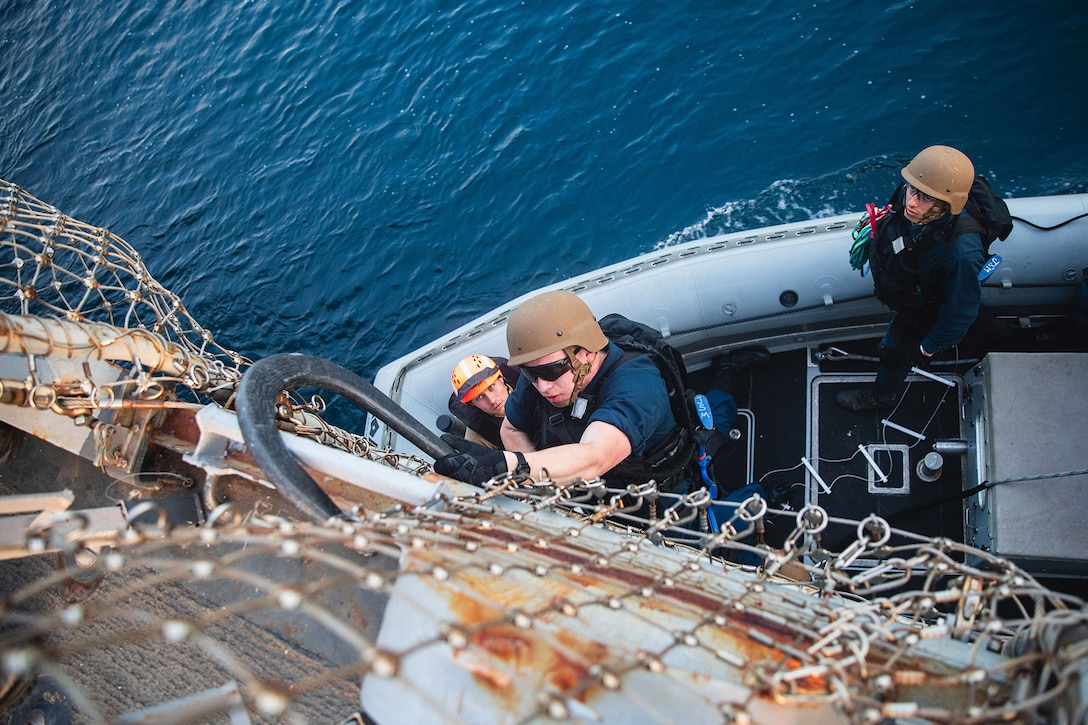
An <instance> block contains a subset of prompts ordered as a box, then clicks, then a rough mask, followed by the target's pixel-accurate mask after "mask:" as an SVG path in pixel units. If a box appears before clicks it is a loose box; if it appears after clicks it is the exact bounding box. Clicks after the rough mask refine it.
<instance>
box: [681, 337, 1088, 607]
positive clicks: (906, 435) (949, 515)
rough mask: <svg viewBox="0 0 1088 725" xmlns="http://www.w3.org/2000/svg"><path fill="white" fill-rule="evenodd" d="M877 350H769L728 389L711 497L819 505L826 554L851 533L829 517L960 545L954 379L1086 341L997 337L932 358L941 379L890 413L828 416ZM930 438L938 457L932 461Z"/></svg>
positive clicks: (919, 387)
mask: <svg viewBox="0 0 1088 725" xmlns="http://www.w3.org/2000/svg"><path fill="white" fill-rule="evenodd" d="M876 347H877V340H875V339H874V340H860V341H854V342H851V343H845V344H842V345H839V346H836V347H834V348H831V347H822V348H819V349H817V348H809V349H804V350H794V351H790V352H785V353H777V354H775V355H773V356H772V359H771V361H770V362H769V363H767V364H765V365H763V366H760V367H758V368H755V369H753V370H752V371H750V373H748V374H746V375H743V376H740V377H738V379H737V380H736V381H735V389H734V391H733V392H734V396H735V397H736V399H737V402H738V405H739V406H740V407H741V409H742V414H741V415H739V416H738V418H737V421H736V423H735V426H734V427H735V428H736V429H737V431H739V438H738V440H737V441H736V443H734V444H733V445H732V446H731V447H730V448H729V449H727V450H725V451H723V452H722V453H720V454H719V458H721V457H722V456H725V457H726V460H725V461H724V463H723V462H721V461H719V466H721V465H724V466H725V467H726V470H727V472H728V476H727V477H728V480H727V481H724V482H719V488H721V489H723V491H724V492H728V491H730V490H732V489H735V488H737V487H739V486H740V485H743V484H744V483H746V482H748V481H750V480H755V481H759V482H761V483H762V484H763V486H764V488H765V489H766V490H767V493H768V495H769V496H770V497H771V499H772V502H773V503H774V504H776V505H777V506H779V507H781V508H786V509H792V510H798V509H799V508H800V507H801V506H803V505H805V504H806V503H815V504H819V505H820V506H821V507H823V508H824V509H826V510H827V512H828V514H829V515H830V517H832V523H831V524H830V525H829V526H828V528H827V530H826V532H825V533H824V534H823V536H824V537H825V543H826V545H827V547H828V548H830V549H832V550H841V548H842V547H843V546H844V545H845V544H848V543H849V542H850V541H853V540H854V539H855V538H856V537H857V532H856V530H855V528H854V527H846V526H845V525H837V526H836V524H835V521H834V519H836V518H843V519H852V520H854V521H860V520H863V519H865V518H866V517H867V516H870V515H875V516H878V517H880V518H882V519H884V520H885V521H887V522H888V523H889V524H891V525H892V526H893V527H895V528H899V529H903V530H907V531H910V532H913V533H916V534H920V535H923V536H926V537H942V538H948V539H952V540H955V541H961V542H962V541H964V539H965V512H964V501H965V499H967V496H968V494H965V493H964V492H965V491H966V490H968V489H970V488H971V485H972V479H971V478H970V477H969V470H968V469H969V461H968V456H967V455H965V454H964V452H962V447H963V446H964V445H965V441H966V440H967V439H968V438H970V437H971V436H973V435H974V432H973V431H972V430H969V429H968V428H967V423H966V422H965V421H964V417H963V415H961V411H962V410H963V407H964V397H965V395H967V394H968V393H967V392H966V388H965V376H967V375H968V374H969V373H970V371H971V370H972V368H974V367H976V366H977V365H978V362H979V361H980V360H981V359H982V358H983V357H984V356H985V355H986V353H987V352H991V351H998V350H1000V351H1008V352H1016V351H1021V350H1031V351H1033V352H1039V351H1040V347H1042V349H1043V350H1044V351H1048V352H1065V351H1072V352H1084V351H1086V350H1088V340H1086V339H1085V338H1084V337H1083V336H1082V335H1071V334H1068V333H1067V334H1061V335H1048V334H1047V333H1046V332H1045V331H1039V330H1028V331H1018V332H1016V333H1013V334H1007V335H1005V336H1003V337H1002V339H1001V344H1000V345H996V344H992V343H991V344H990V345H979V346H976V347H968V346H961V348H960V354H961V358H960V359H959V360H956V359H938V360H937V361H935V364H933V365H931V366H930V368H929V370H928V371H927V372H932V373H933V374H934V375H935V376H936V377H937V378H939V379H940V380H935V379H931V378H929V377H923V376H919V375H911V376H910V377H909V378H908V387H907V390H906V392H905V394H904V395H903V396H902V398H901V399H900V401H899V403H898V405H897V406H896V407H895V408H894V409H892V410H885V411H870V412H854V411H847V410H843V409H841V408H839V407H838V405H837V404H836V403H835V394H836V393H837V392H838V391H840V390H844V389H847V388H851V387H857V386H865V385H871V384H872V383H873V381H874V380H875V373H876V369H877V365H878V363H877V360H876V357H875V356H876ZM945 357H947V356H945ZM709 378H710V371H709V369H708V370H703V371H699V372H697V373H695V374H694V375H693V376H692V381H691V382H692V385H693V386H695V387H696V388H697V389H701V390H702V389H706V386H708V385H709ZM700 386H703V387H700ZM806 423H807V424H809V429H810V430H811V435H809V434H808V433H807V431H806ZM938 441H939V442H940V444H939V445H938V447H939V448H940V449H941V453H940V458H939V459H937V458H934V457H933V455H932V454H933V453H934V447H935V443H937V442H938ZM927 455H928V456H929V458H928V459H927ZM870 459H871V461H870ZM873 464H875V467H874V465H873ZM935 468H937V469H939V470H934V469H935ZM780 528H785V527H780ZM779 539H781V536H779ZM768 543H771V544H780V543H781V541H779V540H776V539H775V530H774V527H772V528H771V529H769V530H768ZM890 543H891V544H895V543H896V540H895V539H894V538H893V539H892V540H891V542H890ZM1084 554H1085V557H1086V558H1088V552H1084ZM859 563H863V562H860V561H859ZM1085 577H1088V571H1083V572H1081V573H1080V575H1079V578H1080V582H1079V583H1077V582H1076V581H1075V580H1076V579H1077V578H1078V576H1077V575H1076V574H1074V576H1072V577H1067V578H1066V580H1065V582H1064V583H1062V584H1060V585H1059V586H1060V588H1063V589H1066V590H1068V589H1069V587H1070V586H1073V587H1074V588H1079V589H1085V588H1088V583H1086V580H1085Z"/></svg>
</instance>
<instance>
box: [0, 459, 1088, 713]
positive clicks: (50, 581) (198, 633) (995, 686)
mask: <svg viewBox="0 0 1088 725" xmlns="http://www.w3.org/2000/svg"><path fill="white" fill-rule="evenodd" d="M492 485H493V486H494V488H493V489H492V490H491V491H490V492H488V493H483V494H480V495H478V496H473V497H457V498H453V497H449V496H437V497H436V498H435V500H434V501H432V502H431V503H430V504H428V505H426V506H421V507H417V508H415V509H414V510H412V511H406V510H394V511H389V512H386V513H383V514H379V515H373V516H371V517H369V518H367V519H365V520H356V521H351V522H347V521H340V522H329V523H328V524H326V525H314V524H307V523H300V522H296V521H288V520H283V519H275V518H259V517H254V518H249V519H247V520H245V521H243V520H241V519H240V518H236V517H235V515H234V512H233V511H231V510H230V509H229V507H227V506H224V507H222V508H220V509H219V510H217V511H216V512H214V513H213V515H212V516H211V517H210V519H209V522H208V523H206V524H205V525H204V526H202V527H199V528H188V527H187V528H175V529H166V528H164V527H162V526H146V527H135V528H132V529H130V530H128V531H127V532H126V533H125V534H124V535H122V536H120V537H119V538H118V539H117V540H116V541H115V542H113V543H112V544H111V545H110V546H107V547H104V548H102V549H99V550H98V551H97V552H95V553H94V554H93V555H90V554H89V553H88V552H81V551H79V550H78V547H74V546H73V545H71V544H66V542H69V541H71V540H72V537H71V535H70V533H66V534H64V535H63V536H59V537H58V536H54V535H53V530H52V528H51V526H52V525H54V524H50V523H46V524H45V525H43V526H42V527H40V528H39V529H37V530H36V531H35V533H34V535H33V536H32V537H31V539H30V540H28V545H30V546H34V545H35V544H36V543H37V545H39V546H43V545H46V544H50V545H54V546H60V547H62V548H63V547H66V546H67V547H68V549H69V551H68V556H69V559H71V558H72V557H75V558H77V559H78V558H79V556H80V555H81V554H83V555H84V556H83V558H84V559H85V560H87V559H90V560H91V561H92V562H93V563H90V564H88V565H87V567H86V568H82V569H81V568H70V569H68V570H57V571H55V572H53V571H51V570H49V569H48V567H45V571H44V572H38V578H36V579H33V580H31V581H29V582H27V583H25V585H24V586H21V587H18V588H17V587H13V588H12V589H13V591H9V593H8V594H6V595H5V596H4V597H3V599H2V600H0V632H2V635H0V651H2V652H3V655H2V660H0V661H2V664H3V668H4V671H5V672H6V673H7V675H8V677H9V679H10V680H11V681H14V682H19V681H22V680H24V679H25V680H27V681H29V680H30V678H31V676H36V677H38V678H39V682H40V681H41V680H40V678H43V677H44V678H47V681H48V682H52V683H56V684H55V685H54V688H55V690H56V693H59V694H57V695H56V696H57V697H61V698H62V699H63V700H64V701H65V702H66V703H68V704H69V705H70V707H72V708H73V709H75V710H77V711H78V712H79V713H80V714H81V716H82V717H85V718H87V719H88V720H90V721H103V722H108V721H112V722H142V721H148V722H150V721H151V720H150V719H148V720H144V718H147V717H148V712H147V708H152V707H155V706H162V705H163V704H164V703H167V704H168V708H169V709H170V710H171V711H172V712H173V713H174V717H175V718H176V720H177V721H187V720H190V719H195V718H197V717H198V716H200V717H203V716H206V715H207V714H208V711H209V710H213V711H220V712H230V711H236V712H246V713H248V715H246V717H247V718H248V717H253V718H256V719H259V720H267V721H293V722H302V721H311V722H313V721H321V722H342V721H345V720H348V719H349V718H350V717H351V716H352V713H355V712H357V711H359V710H360V682H362V683H363V684H362V690H361V691H362V693H363V694H362V711H363V712H364V713H365V717H373V718H374V719H376V720H377V721H379V722H525V723H528V722H553V721H561V722H600V721H607V722H625V723H627V722H654V723H680V722H685V723H690V722H785V721H788V720H790V719H793V718H796V717H798V716H801V715H805V716H806V717H809V718H813V719H815V720H817V721H827V722H873V723H876V722H882V721H883V722H886V721H888V720H889V719H895V720H896V721H899V722H909V721H919V722H997V721H1001V722H1010V721H1016V722H1081V721H1083V717H1084V715H1085V705H1084V702H1083V700H1082V698H1081V697H1080V693H1079V691H1078V687H1080V685H1079V674H1080V673H1081V672H1082V671H1083V670H1084V668H1085V667H1086V666H1088V643H1086V641H1085V636H1084V635H1085V631H1086V628H1088V616H1086V614H1085V611H1084V608H1083V603H1082V602H1080V601H1079V600H1077V599H1075V598H1072V597H1068V596H1061V595H1058V594H1055V593H1053V592H1050V591H1048V590H1047V589H1045V588H1044V587H1042V586H1040V585H1039V584H1038V583H1037V582H1036V581H1035V580H1033V579H1032V578H1031V577H1030V576H1028V575H1026V574H1025V573H1024V572H1022V571H1020V570H1019V569H1018V568H1017V567H1015V566H1012V565H1010V564H1008V563H1007V562H1002V561H1000V560H994V559H991V560H987V561H985V562H984V563H983V565H969V564H967V563H965V558H966V555H968V554H973V555H977V554H978V553H979V552H977V551H970V550H968V549H967V548H965V547H963V546H961V545H957V544H955V543H954V542H950V541H931V540H921V539H919V538H917V537H912V536H911V535H910V534H907V533H906V532H899V531H892V530H890V529H889V530H888V531H887V534H888V537H887V538H885V536H884V534H883V533H881V532H877V533H878V534H879V535H877V536H876V537H875V538H874V537H873V533H874V531H875V529H874V527H873V526H872V525H871V524H872V522H870V525H866V524H863V525H858V522H844V521H834V520H829V519H827V517H826V514H824V513H823V512H822V510H821V509H818V508H817V507H809V508H806V509H804V510H802V511H800V512H797V513H795V514H790V515H788V516H786V515H784V513H783V512H778V513H779V515H778V516H776V517H775V518H774V519H773V520H774V521H775V524H776V525H778V526H788V525H789V524H790V523H791V522H792V523H793V525H794V528H793V531H792V533H791V534H790V535H789V537H788V540H789V541H790V542H793V543H791V544H787V546H786V547H785V548H782V549H769V548H766V547H763V546H761V545H760V544H759V541H758V528H757V527H756V526H755V519H754V518H753V517H752V516H751V515H750V514H753V513H756V512H758V511H759V510H761V509H762V508H765V504H762V502H760V501H759V499H758V498H753V499H752V500H749V501H748V502H745V503H744V504H742V505H741V506H740V507H738V509H737V510H736V512H735V515H734V516H733V517H732V518H731V519H730V520H726V521H724V522H723V532H724V533H722V534H718V535H716V536H708V535H703V536H701V537H700V536H696V537H693V538H690V539H689V540H688V541H686V542H682V541H680V542H678V537H677V536H676V535H677V534H678V533H679V531H680V530H681V528H682V527H683V526H684V525H685V524H690V523H691V522H692V521H693V520H694V517H696V516H697V515H698V511H699V509H700V507H701V506H703V505H704V504H702V503H701V502H700V501H698V500H697V499H696V498H694V497H691V496H688V497H676V496H671V495H668V494H662V493H658V492H656V491H655V490H653V489H652V488H647V489H644V490H643V491H641V492H634V491H619V490H610V489H607V488H606V487H604V486H603V485H602V484H601V483H600V482H590V483H587V484H582V485H578V486H574V487H571V488H563V489H559V488H555V487H553V486H550V485H548V484H532V483H531V482H526V481H522V482H519V481H517V480H515V479H513V478H509V477H508V478H506V479H503V480H498V481H494V482H492ZM500 492H501V493H502V495H497V494H499V493H500ZM602 494H603V495H602ZM621 498H622V499H625V500H626V501H627V505H626V507H625V508H626V513H625V518H627V519H628V520H631V521H639V520H640V518H641V522H640V523H641V525H642V529H643V530H641V531H640V530H635V529H628V528H626V527H624V526H622V525H621V524H622V522H616V521H614V520H612V519H611V518H608V517H611V516H612V515H613V514H614V513H615V512H616V510H617V509H616V506H615V505H614V502H615V501H616V500H619V499H621ZM651 501H652V502H656V503H657V504H658V505H660V506H664V507H665V508H666V509H667V510H672V511H676V512H678V513H677V514H676V515H673V516H667V517H665V518H667V519H669V520H671V521H672V522H673V523H672V524H671V525H666V526H658V527H657V533H658V534H661V535H660V536H654V535H652V534H650V535H647V534H646V533H645V529H653V528H654V522H653V521H652V520H648V519H645V518H642V517H644V516H646V515H647V512H648V509H649V505H650V503H651ZM685 512H686V513H685ZM61 518H63V517H61ZM55 523H57V524H59V519H58V521H57V522H55ZM825 526H831V527H834V526H847V527H851V528H853V527H855V526H856V533H857V538H856V539H855V541H854V542H853V543H852V544H851V545H850V546H847V547H845V549H844V550H843V551H840V552H831V551H826V550H824V549H822V548H821V545H820V543H819V542H820V537H819V536H818V535H813V534H814V533H817V534H818V532H819V531H821V530H822V529H823V527H825ZM688 533H689V534H690V533H692V532H688ZM746 542H747V543H746ZM800 542H806V543H803V544H802V543H800ZM794 543H796V544H798V545H797V546H794V545H793V544H794ZM741 550H746V551H756V552H759V553H760V556H761V557H762V558H763V559H764V561H763V565H762V566H758V567H756V566H751V567H738V566H736V565H733V564H729V563H727V562H726V559H725V558H723V557H722V556H719V555H721V554H724V555H726V557H728V556H729V555H731V554H735V553H736V552H738V551H741ZM855 550H856V551H857V552H859V553H863V554H864V556H865V557H867V558H869V559H871V560H873V561H874V562H875V563H874V564H872V565H871V566H866V567H861V568H858V567H854V566H851V564H850V562H849V561H847V557H849V556H850V554H851V552H854V551H855ZM855 558H856V557H855ZM43 566H44V565H43ZM790 568H792V569H793V571H794V573H795V574H796V572H798V571H803V572H804V573H805V575H806V577H805V579H804V580H803V581H797V580H794V579H788V578H785V577H782V576H779V575H776V574H773V573H772V572H774V571H783V570H787V569H790ZM73 577H74V578H73ZM66 582H67V583H68V584H69V585H70V586H69V588H68V589H67V590H66V589H65V588H64V586H58V585H63V584H65V583H66ZM73 582H79V583H78V584H73ZM94 587H97V590H96V591H94V594H93V595H92V596H89V597H87V598H86V599H85V600H83V601H80V600H81V599H82V598H83V597H82V596H80V593H81V592H85V591H90V590H91V589H92V588H94ZM64 592H67V593H68V597H67V599H64V595H63V593H64ZM73 592H75V595H73ZM379 626H380V629H379ZM224 688H227V690H228V691H229V692H231V693H232V697H224V696H223V694H222V693H223V691H224ZM466 693H467V694H466ZM357 717H359V718H362V717H364V715H358V716H357Z"/></svg>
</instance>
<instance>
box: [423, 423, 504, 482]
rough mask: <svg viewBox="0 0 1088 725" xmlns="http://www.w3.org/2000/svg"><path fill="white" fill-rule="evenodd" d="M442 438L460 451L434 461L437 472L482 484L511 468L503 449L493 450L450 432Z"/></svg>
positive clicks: (459, 479)
mask: <svg viewBox="0 0 1088 725" xmlns="http://www.w3.org/2000/svg"><path fill="white" fill-rule="evenodd" d="M442 440H444V441H445V442H446V443H448V444H449V445H450V447H452V448H453V449H454V450H456V451H458V452H457V453H451V454H449V455H447V456H442V457H441V458H439V459H437V460H436V461H435V462H434V470H435V472H436V473H440V474H442V475H443V476H449V477H450V478H456V479H457V480H458V481H464V482H465V483H475V484H477V485H480V484H483V483H485V482H486V481H489V480H490V479H492V478H494V477H495V476H498V475H501V474H503V473H506V472H507V471H508V470H509V469H508V468H507V466H506V454H505V453H504V452H503V451H493V450H491V449H490V448H488V447H487V446H482V445H480V444H479V443H472V442H471V441H467V440H465V439H464V438H458V437H457V436H452V435H448V434H447V435H444V436H442Z"/></svg>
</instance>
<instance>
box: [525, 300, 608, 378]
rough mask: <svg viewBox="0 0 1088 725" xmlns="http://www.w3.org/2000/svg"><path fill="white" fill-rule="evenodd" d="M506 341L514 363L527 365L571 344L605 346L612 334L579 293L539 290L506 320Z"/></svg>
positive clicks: (595, 348) (587, 348)
mask: <svg viewBox="0 0 1088 725" xmlns="http://www.w3.org/2000/svg"><path fill="white" fill-rule="evenodd" d="M506 345H507V347H508V348H509V350H510V364H511V365H524V364H525V363H527V362H529V361H530V360H536V359H537V358H538V357H544V356H545V355H550V354H551V353H553V352H558V351H560V350H565V349H567V348H573V347H582V348H585V349H586V350H590V351H593V352H596V351H598V350H603V349H604V348H605V347H606V346H607V345H608V338H607V337H605V335H604V333H603V332H601V326H600V325H598V324H597V320H596V318H594V317H593V313H592V312H590V311H589V307H588V306H587V305H586V303H585V302H583V301H582V300H581V299H580V298H579V297H578V295H576V294H574V293H573V292H567V291H566V290H556V291H554V292H545V293H543V294H539V295H537V296H536V297H533V298H531V299H529V300H527V301H525V302H524V303H522V305H521V306H520V307H518V308H517V309H516V310H514V312H513V313H512V314H511V315H510V319H509V320H508V321H507V323H506Z"/></svg>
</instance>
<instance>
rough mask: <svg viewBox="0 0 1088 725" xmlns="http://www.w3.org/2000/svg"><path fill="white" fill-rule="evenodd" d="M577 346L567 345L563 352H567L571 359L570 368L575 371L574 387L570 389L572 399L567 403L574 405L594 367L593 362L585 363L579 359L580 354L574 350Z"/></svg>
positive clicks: (568, 357)
mask: <svg viewBox="0 0 1088 725" xmlns="http://www.w3.org/2000/svg"><path fill="white" fill-rule="evenodd" d="M575 349H577V348H571V347H567V348H564V349H563V352H565V353H566V354H567V359H568V360H570V369H571V372H572V373H574V387H573V388H571V391H570V400H568V401H567V405H574V403H575V401H576V400H578V393H580V392H581V391H582V381H584V380H585V379H586V376H587V375H589V372H590V370H592V369H593V365H592V363H584V362H582V361H581V360H579V359H578V355H577V354H576V353H575V352H574V351H575Z"/></svg>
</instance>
